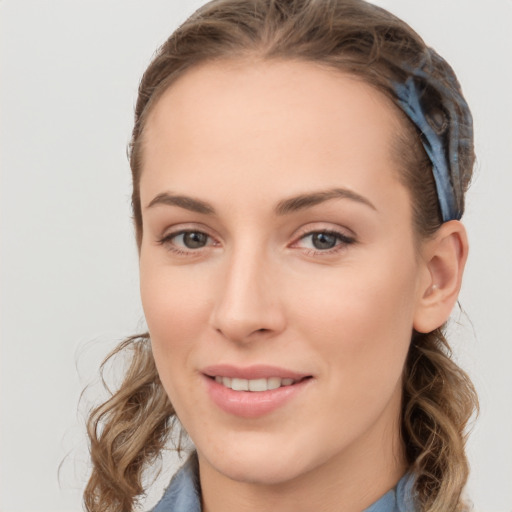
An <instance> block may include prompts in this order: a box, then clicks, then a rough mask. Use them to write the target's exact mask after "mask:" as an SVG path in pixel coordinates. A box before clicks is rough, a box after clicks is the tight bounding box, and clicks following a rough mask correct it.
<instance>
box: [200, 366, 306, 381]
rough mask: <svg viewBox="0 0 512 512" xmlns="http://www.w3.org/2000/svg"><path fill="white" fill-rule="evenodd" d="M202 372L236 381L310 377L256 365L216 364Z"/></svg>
mask: <svg viewBox="0 0 512 512" xmlns="http://www.w3.org/2000/svg"><path fill="white" fill-rule="evenodd" d="M201 372H202V373H203V374H205V375H207V376H208V377H233V378H236V379H247V380H251V379H269V378H271V377H280V378H281V379H293V380H300V379H303V378H304V377H309V376H310V375H309V374H307V373H301V372H296V371H293V370H289V369H287V368H280V367H278V366H270V365H262V364H256V365H251V366H234V365H230V364H215V365H211V366H206V367H205V368H203V369H202V370H201Z"/></svg>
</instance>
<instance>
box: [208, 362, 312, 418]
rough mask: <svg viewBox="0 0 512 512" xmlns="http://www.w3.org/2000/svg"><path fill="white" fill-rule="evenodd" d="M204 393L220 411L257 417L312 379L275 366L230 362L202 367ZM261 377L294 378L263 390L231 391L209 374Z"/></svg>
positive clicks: (294, 395) (298, 392) (293, 396)
mask: <svg viewBox="0 0 512 512" xmlns="http://www.w3.org/2000/svg"><path fill="white" fill-rule="evenodd" d="M202 374H203V380H204V382H205V385H206V390H207V393H208V395H209V397H210V399H211V400H212V402H213V403H214V404H215V405H216V406H217V407H219V408H220V409H221V410H223V411H224V412H226V413H228V414H231V415H234V416H238V417H240V418H258V417H261V416H265V415H267V414H270V413H272V412H274V411H276V410H277V409H279V408H281V407H283V406H285V405H286V404H287V403H289V402H290V401H292V400H294V399H296V398H297V397H298V396H300V395H301V394H302V393H303V392H304V391H305V390H306V389H307V388H308V387H309V385H310V384H311V382H312V381H313V379H312V378H310V377H312V376H311V375H308V374H304V373H298V372H295V371H292V370H288V369H285V368H279V367H276V366H266V365H255V366H249V367H244V368H242V367H236V366H231V365H214V366H208V367H206V368H204V369H203V370H202ZM215 376H220V377H234V378H239V379H249V380H250V379H262V378H267V379H268V378H270V377H280V378H282V379H286V378H288V379H293V380H295V381H296V382H295V383H294V384H292V385H289V386H282V387H280V388H277V389H272V390H267V391H258V392H253V391H234V390H232V389H230V388H227V387H225V386H224V385H222V384H220V383H218V382H216V381H215V379H214V378H213V377H215Z"/></svg>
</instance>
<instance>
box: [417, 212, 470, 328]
mask: <svg viewBox="0 0 512 512" xmlns="http://www.w3.org/2000/svg"><path fill="white" fill-rule="evenodd" d="M467 255H468V240H467V235H466V229H465V228H464V225H463V224H462V223H461V222H459V221H457V220H452V221H449V222H446V223H444V224H443V225H442V226H441V227H440V228H439V230H438V231H437V233H436V234H435V235H434V236H433V238H432V239H429V240H428V241H426V242H425V244H424V246H423V248H422V256H423V260H424V263H425V269H426V272H425V279H424V280H423V282H422V283H421V284H420V290H419V295H420V296H419V301H418V304H417V308H416V311H415V315H414V329H415V330H416V331H418V332H431V331H433V330H434V329H437V328H438V327H441V326H442V325H443V324H444V323H445V322H446V320H448V317H449V316H450V313H451V312H452V309H453V307H454V305H455V302H456V301H457V297H458V295H459V290H460V287H461V283H462V275H463V273H464V266H465V264H466V259H467Z"/></svg>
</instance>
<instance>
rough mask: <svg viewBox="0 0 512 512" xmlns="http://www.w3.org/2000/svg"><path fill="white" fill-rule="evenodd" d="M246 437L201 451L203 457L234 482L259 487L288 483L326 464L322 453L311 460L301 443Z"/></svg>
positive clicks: (213, 467) (266, 437) (253, 436)
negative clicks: (319, 456) (288, 443)
mask: <svg viewBox="0 0 512 512" xmlns="http://www.w3.org/2000/svg"><path fill="white" fill-rule="evenodd" d="M244 437H245V439H240V437H238V439H237V438H236V436H235V438H234V439H230V440H229V441H228V442H226V443H224V444H222V445H221V444H219V445H218V448H217V447H214V446H212V445H210V446H208V447H207V449H206V450H205V451H204V452H201V451H200V449H198V453H199V457H200V458H203V459H204V461H205V462H206V463H207V464H208V465H209V466H210V467H212V469H214V470H215V471H216V472H218V473H220V474H222V475H224V476H225V477H227V478H230V479H231V480H234V481H237V482H245V483H251V484H259V485H278V484H284V483H287V482H290V481H293V480H294V479H296V478H298V477H299V476H301V475H303V474H305V473H307V472H308V471H310V470H312V469H313V468H314V467H316V466H318V465H321V464H322V460H318V459H319V458H318V454H317V457H315V460H308V459H307V450H297V444H295V445H294V443H291V445H289V446H287V444H286V442H285V441H284V440H282V439H273V440H271V439H269V438H268V436H266V435H263V436H261V435H247V433H246V435H245V436H244ZM301 445H303V444H302V443H300V444H299V445H298V446H301ZM303 446H304V445H303ZM327 458H328V457H327Z"/></svg>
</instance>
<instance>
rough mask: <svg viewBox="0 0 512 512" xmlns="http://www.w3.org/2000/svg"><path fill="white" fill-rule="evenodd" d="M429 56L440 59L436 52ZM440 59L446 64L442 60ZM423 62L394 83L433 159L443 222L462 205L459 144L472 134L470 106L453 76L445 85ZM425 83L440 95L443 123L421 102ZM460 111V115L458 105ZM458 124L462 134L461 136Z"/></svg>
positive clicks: (458, 215)
mask: <svg viewBox="0 0 512 512" xmlns="http://www.w3.org/2000/svg"><path fill="white" fill-rule="evenodd" d="M430 55H431V57H433V58H435V59H437V60H442V59H441V57H440V56H439V55H437V54H435V52H433V51H431V52H430ZM443 63H444V64H445V65H447V64H446V63H445V62H444V61H443ZM423 67H424V66H423V65H422V66H420V67H418V68H415V69H412V70H409V69H406V71H407V72H408V74H409V77H408V78H407V80H406V81H405V83H403V84H400V83H393V88H394V91H395V94H396V95H397V98H398V104H399V105H400V107H401V108H402V110H403V111H404V112H405V113H406V114H407V116H408V117H409V118H410V119H411V121H412V122H413V123H414V125H415V126H416V127H417V128H418V130H419V131H420V132H421V141H422V144H423V147H424V148H425V151H426V153H427V155H428V157H429V159H430V161H431V162H432V172H433V175H434V180H435V184H436V189H437V196H438V199H439V206H440V208H441V215H442V218H443V222H447V221H449V220H453V219H457V220H458V219H460V218H461V216H462V209H461V206H460V201H458V198H459V199H460V198H462V195H463V190H462V188H463V187H462V183H461V181H460V171H459V147H468V145H470V144H471V141H472V138H473V121H472V117H471V113H470V111H469V107H468V105H467V103H466V101H465V100H464V98H463V97H462V95H461V94H460V92H459V88H458V84H457V83H456V79H455V77H454V76H453V78H452V77H448V80H449V82H450V85H451V87H447V86H446V85H444V84H443V83H441V82H440V81H439V80H438V79H436V78H434V77H433V76H432V75H431V74H430V73H427V72H426V71H424V69H423ZM427 87H430V88H433V89H435V90H436V91H437V93H438V94H439V97H440V98H441V105H442V107H443V111H444V114H445V116H446V117H447V123H446V126H443V127H442V129H440V127H436V123H435V122H434V121H433V120H432V117H431V116H429V112H428V106H427V105H426V104H425V102H424V92H425V89H426V88H427ZM456 106H458V107H459V108H458V110H459V112H461V116H459V114H458V112H457V108H456ZM460 128H463V130H462V131H463V132H464V136H463V137H461V134H460V131H461V130H460Z"/></svg>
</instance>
